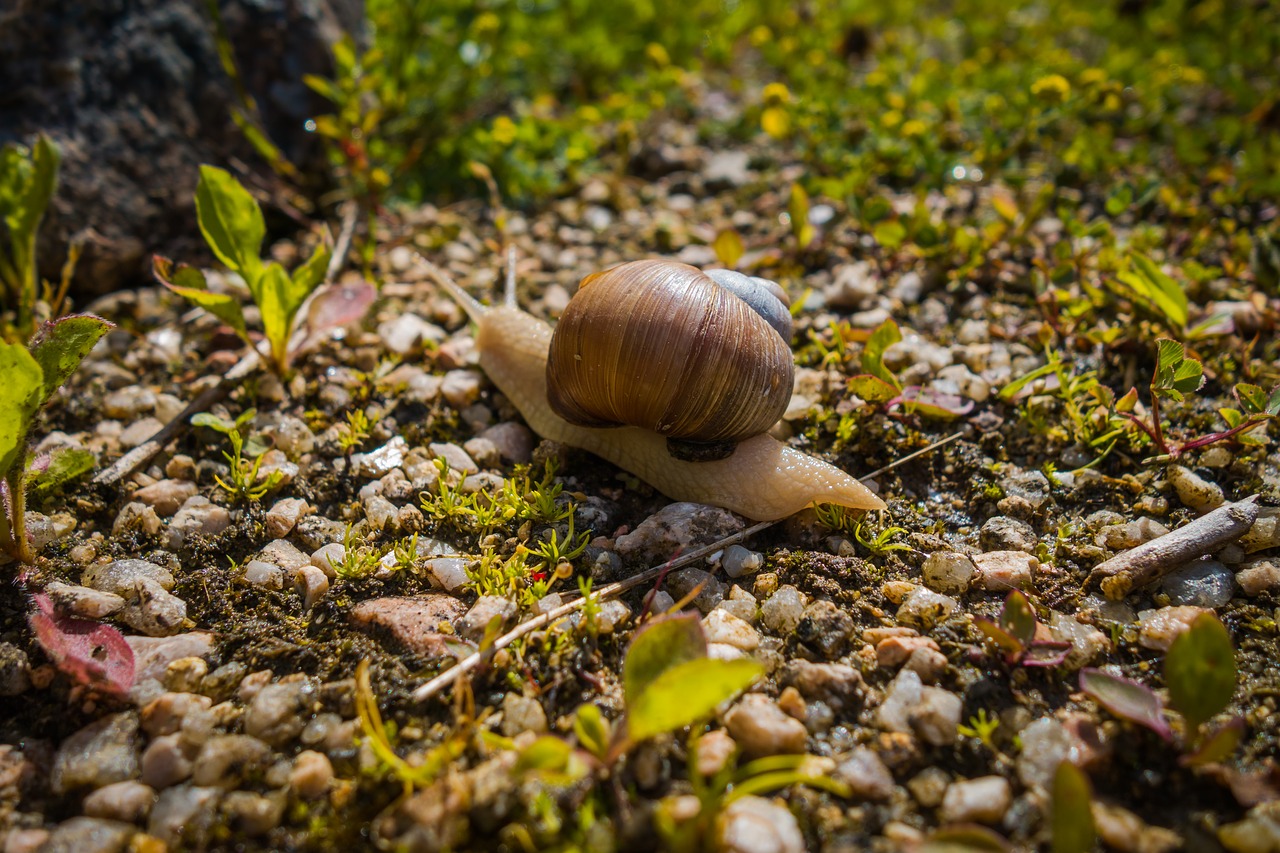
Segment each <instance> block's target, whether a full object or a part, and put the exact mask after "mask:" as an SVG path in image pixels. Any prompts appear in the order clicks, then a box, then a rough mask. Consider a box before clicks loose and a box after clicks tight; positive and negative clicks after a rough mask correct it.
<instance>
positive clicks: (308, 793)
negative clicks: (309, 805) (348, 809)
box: [289, 749, 334, 800]
mask: <svg viewBox="0 0 1280 853" xmlns="http://www.w3.org/2000/svg"><path fill="white" fill-rule="evenodd" d="M333 779H334V774H333V765H332V764H331V763H330V762H329V757H328V756H327V755H325V754H324V753H323V752H315V751H314V750H310V749H304V750H303V751H302V752H300V753H298V755H297V757H296V758H294V760H293V769H292V771H290V773H289V789H290V791H292V792H293V793H294V795H296V796H298V797H300V798H301V799H304V800H317V799H319V798H320V797H323V796H324V795H325V794H326V793H327V792H328V791H329V786H330V785H332V784H333Z"/></svg>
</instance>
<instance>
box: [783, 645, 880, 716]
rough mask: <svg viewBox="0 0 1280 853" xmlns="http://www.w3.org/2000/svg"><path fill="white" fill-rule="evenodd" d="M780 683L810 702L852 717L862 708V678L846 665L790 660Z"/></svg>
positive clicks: (856, 671)
mask: <svg viewBox="0 0 1280 853" xmlns="http://www.w3.org/2000/svg"><path fill="white" fill-rule="evenodd" d="M779 683H780V684H782V685H783V686H785V687H795V688H796V689H797V690H799V691H800V694H801V695H802V696H804V698H806V699H808V700H810V701H811V702H813V701H819V702H825V703H826V704H827V705H829V706H830V707H831V708H833V709H835V710H836V711H839V712H842V713H846V714H847V713H852V712H853V711H856V710H857V709H858V707H859V706H860V705H861V704H862V693H863V686H862V674H861V673H859V672H858V670H856V669H854V668H853V667H851V666H849V665H847V664H843V663H811V662H809V661H807V660H801V659H799V658H797V659H794V660H789V661H787V663H786V666H785V667H784V668H783V670H782V677H781V680H780V682H779Z"/></svg>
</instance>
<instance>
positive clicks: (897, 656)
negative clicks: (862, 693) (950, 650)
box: [876, 637, 939, 669]
mask: <svg viewBox="0 0 1280 853" xmlns="http://www.w3.org/2000/svg"><path fill="white" fill-rule="evenodd" d="M922 648H925V649H933V650H934V651H938V650H939V647H938V643H937V641H935V640H933V639H932V638H930V637H886V638H885V639H883V640H881V641H880V642H879V643H877V644H876V663H878V664H879V665H880V666H881V667H884V668H886V669H889V668H893V667H897V666H901V665H902V664H904V663H906V661H907V658H909V657H911V653H912V652H914V651H916V650H917V649H922Z"/></svg>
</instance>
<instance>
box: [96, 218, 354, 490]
mask: <svg viewBox="0 0 1280 853" xmlns="http://www.w3.org/2000/svg"><path fill="white" fill-rule="evenodd" d="M356 210H357V209H356V205H355V204H354V203H353V202H348V204H347V208H346V210H345V211H344V212H343V217H342V231H341V232H340V233H339V234H338V239H337V242H336V243H335V244H334V248H333V254H332V255H331V256H330V257H329V267H328V269H327V270H326V271H325V276H324V280H325V283H326V284H328V283H329V282H331V281H333V279H334V277H335V276H337V274H338V272H339V271H340V270H341V269H342V264H343V261H344V260H345V259H346V257H347V252H349V251H350V250H351V240H352V237H353V236H354V234H355V230H356V219H357V216H356ZM201 310H202V309H196V311H197V312H199V311H201ZM196 316H199V314H198V313H197V314H196ZM260 364H262V359H261V358H260V357H259V356H258V351H257V350H255V349H252V348H251V349H250V350H249V351H248V352H247V353H245V354H244V357H243V358H241V359H240V360H239V361H237V362H236V363H235V364H234V365H233V366H232V368H231V369H230V370H228V371H227V372H226V373H225V374H223V376H222V379H220V380H219V381H218V384H217V385H214V386H212V387H209V388H206V389H205V390H204V391H202V392H201V393H200V396H198V397H196V398H195V399H194V400H192V401H191V402H190V403H188V404H187V407H186V408H185V409H183V410H182V412H181V413H180V414H179V415H178V416H177V417H176V418H174V419H173V420H171V421H169V422H168V423H167V424H165V425H164V426H162V427H161V428H160V429H159V430H157V431H156V433H155V435H153V436H151V437H150V438H148V439H147V440H146V441H144V442H142V444H139V445H138V446H137V447H135V448H134V449H133V450H130V451H129V452H128V453H126V454H125V455H124V456H121V457H120V458H119V459H117V460H116V461H115V462H114V463H112V465H111V467H109V468H106V469H104V470H102V471H99V472H98V475H97V476H96V477H94V478H93V482H94V483H95V484H96V485H111V484H112V483H115V482H118V481H119V480H121V479H122V478H124V477H127V476H129V475H130V474H131V473H133V472H134V471H135V470H137V469H138V468H140V467H142V466H143V465H145V464H147V462H148V461H150V459H151V457H152V456H155V455H156V454H157V453H159V452H160V451H161V450H162V449H163V448H164V446H165V445H166V444H168V443H169V442H170V441H172V440H173V439H175V438H177V437H178V436H179V435H180V434H182V432H184V431H185V430H186V428H187V426H188V424H189V423H190V422H191V416H192V415H194V414H196V413H197V412H204V411H208V409H209V407H210V406H212V405H213V404H214V403H216V402H218V401H219V400H221V399H222V398H223V397H225V396H226V395H227V394H229V393H231V389H232V388H234V387H236V386H237V385H239V384H240V382H241V381H242V380H244V379H245V377H247V376H249V375H250V374H251V373H253V372H254V371H255V370H257V369H258V366H259V365H260Z"/></svg>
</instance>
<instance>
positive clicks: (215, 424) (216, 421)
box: [191, 412, 236, 435]
mask: <svg viewBox="0 0 1280 853" xmlns="http://www.w3.org/2000/svg"><path fill="white" fill-rule="evenodd" d="M191 425H192V426H197V427H206V428H208V429H211V430H215V431H217V432H220V433H222V434H223V435H226V434H228V433H230V432H231V431H232V430H233V429H236V424H234V423H232V422H231V421H229V420H227V419H226V418H220V417H218V416H217V415H215V414H214V413H213V412H196V413H195V414H194V415H192V416H191Z"/></svg>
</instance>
